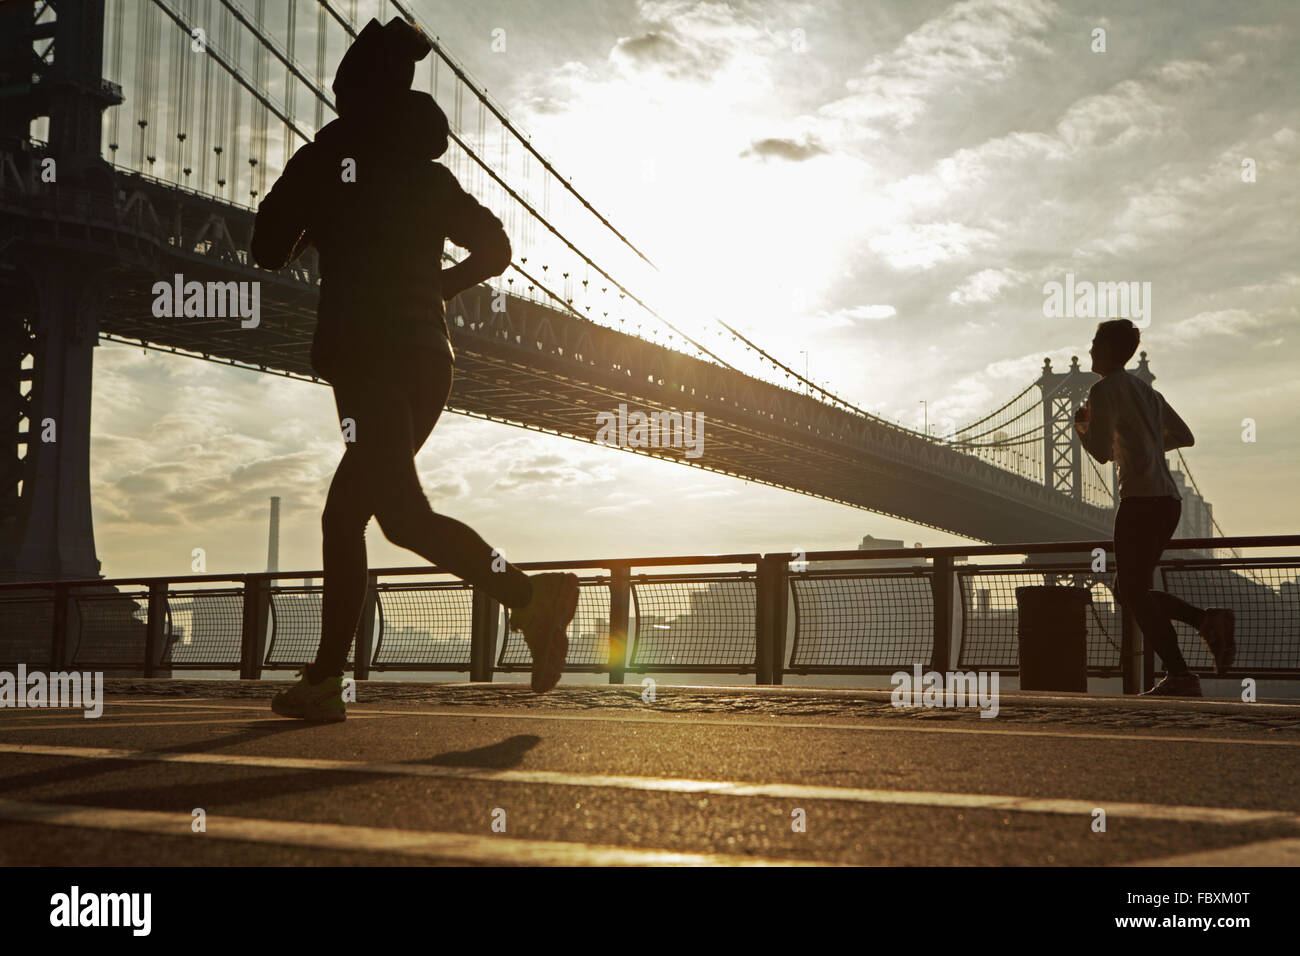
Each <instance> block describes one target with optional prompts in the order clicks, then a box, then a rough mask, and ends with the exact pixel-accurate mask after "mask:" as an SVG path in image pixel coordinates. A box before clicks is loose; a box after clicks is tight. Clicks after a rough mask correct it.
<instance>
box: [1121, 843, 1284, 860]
mask: <svg viewBox="0 0 1300 956" xmlns="http://www.w3.org/2000/svg"><path fill="white" fill-rule="evenodd" d="M1121 865H1123V866H1300V839H1295V838H1286V839H1282V840H1265V841H1263V842H1260V843H1246V844H1243V845H1241V846H1232V847H1227V848H1225V849H1222V850H1202V851H1201V852H1198V853H1180V854H1178V855H1177V856H1162V857H1158V858H1156V859H1153V860H1139V861H1138V862H1136V863H1126V864H1121Z"/></svg>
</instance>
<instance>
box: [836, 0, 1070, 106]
mask: <svg viewBox="0 0 1300 956" xmlns="http://www.w3.org/2000/svg"><path fill="white" fill-rule="evenodd" d="M1057 12H1058V8H1057V6H1056V4H1054V3H1051V2H1048V0H966V2H964V3H957V4H954V5H953V6H951V7H949V8H948V9H947V10H945V11H944V12H943V13H941V14H940V15H939V16H937V17H935V18H933V19H931V20H928V21H926V22H925V23H924V24H922V25H921V26H920V27H918V28H917V29H916V30H914V31H912V32H911V33H909V34H908V35H907V36H905V37H904V38H903V39H902V41H901V42H900V43H899V44H898V45H897V46H896V47H894V49H893V50H891V51H889V52H888V53H882V54H877V55H876V56H875V57H873V58H872V60H871V62H870V63H868V64H867V66H866V68H865V69H864V70H863V71H862V73H861V75H860V76H857V77H855V78H853V79H851V80H849V81H848V83H847V86H848V88H849V90H850V95H849V96H846V97H844V98H842V99H840V100H838V101H836V102H834V103H831V104H828V105H827V106H826V107H824V108H823V111H822V112H823V113H824V114H825V115H827V116H831V117H835V118H837V119H841V120H845V121H848V122H851V123H855V124H867V125H870V126H876V127H883V128H888V129H891V130H894V131H897V130H902V129H906V128H907V127H909V126H911V125H913V124H914V123H915V122H916V121H917V120H918V119H919V118H920V117H921V116H922V115H923V114H925V113H927V112H929V111H930V110H931V109H932V107H933V106H934V104H935V103H936V102H937V101H939V100H943V99H948V98H952V96H953V94H954V91H968V90H970V89H972V88H974V87H982V86H990V85H996V84H998V83H1001V82H1002V81H1003V80H1005V79H1007V78H1008V77H1009V76H1010V75H1011V74H1012V73H1013V72H1014V71H1015V70H1016V68H1017V67H1018V66H1019V65H1020V63H1021V62H1022V60H1023V59H1024V58H1025V57H1026V56H1027V55H1031V54H1032V55H1042V54H1045V53H1046V52H1047V47H1046V45H1045V44H1044V43H1043V41H1042V40H1041V39H1040V36H1041V35H1043V34H1045V33H1046V31H1047V28H1048V26H1049V24H1050V23H1051V21H1052V20H1053V19H1054V18H1055V17H1056V15H1057Z"/></svg>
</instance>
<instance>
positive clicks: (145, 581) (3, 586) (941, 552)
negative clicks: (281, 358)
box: [0, 534, 1300, 591]
mask: <svg viewBox="0 0 1300 956" xmlns="http://www.w3.org/2000/svg"><path fill="white" fill-rule="evenodd" d="M1285 547H1297V548H1300V534H1273V535H1244V536H1242V535H1239V536H1236V537H1231V538H1176V539H1174V540H1172V541H1170V542H1169V544H1167V545H1166V546H1165V550H1166V551H1188V550H1195V551H1205V550H1216V549H1225V550H1226V549H1229V548H1285ZM1098 548H1101V549H1103V550H1106V551H1113V550H1114V542H1113V541H1110V540H1106V541H1035V542H1024V543H1020V544H988V545H979V544H971V545H945V546H942V547H932V548H885V549H881V550H879V551H876V550H872V551H863V550H858V549H853V550H841V551H806V552H797V551H769V552H766V553H760V552H744V553H734V554H689V555H661V556H658V557H641V558H583V559H580V560H575V561H523V562H518V563H517V564H516V567H518V568H520V569H521V570H525V571H553V570H561V569H569V570H579V569H593V570H594V569H605V570H613V569H615V568H628V569H631V568H654V567H671V566H674V565H701V564H757V563H758V562H759V561H762V560H765V559H766V560H777V561H779V560H781V559H782V558H785V559H786V560H788V561H796V560H799V561H878V560H882V559H891V558H917V557H923V558H956V557H981V556H985V555H1002V554H1025V555H1030V554H1063V553H1066V552H1075V551H1078V552H1091V551H1094V550H1096V549H1098ZM371 573H372V574H374V575H377V576H394V575H414V574H451V573H452V572H450V571H448V570H446V569H443V568H439V567H437V566H435V565H426V566H423V567H398V568H374V569H372V570H371ZM323 577H324V571H322V570H320V569H314V570H307V569H304V570H297V571H246V572H236V573H232V574H187V575H151V576H139V577H123V578H83V579H76V580H70V579H61V580H46V581H12V582H3V583H0V591H4V590H17V589H21V588H50V587H65V588H71V587H95V586H98V587H104V586H108V585H139V586H149V585H152V584H164V583H167V582H175V583H177V584H207V583H213V582H219V581H230V582H247V581H249V580H250V579H251V580H259V581H267V580H277V579H280V578H290V579H293V578H323Z"/></svg>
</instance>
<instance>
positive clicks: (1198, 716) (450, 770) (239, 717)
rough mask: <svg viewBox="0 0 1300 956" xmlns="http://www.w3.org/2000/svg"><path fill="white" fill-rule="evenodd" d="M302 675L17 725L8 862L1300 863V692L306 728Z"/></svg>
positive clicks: (535, 703)
mask: <svg viewBox="0 0 1300 956" xmlns="http://www.w3.org/2000/svg"><path fill="white" fill-rule="evenodd" d="M284 686H286V685H284V684H280V683H273V682H268V681H261V682H238V681H176V680H167V681H163V680H158V681H149V680H116V681H109V682H108V686H107V690H108V696H107V702H106V704H105V708H104V712H103V715H102V716H101V717H100V718H98V719H85V718H83V717H82V715H81V713H80V711H68V710H62V711H58V710H28V709H2V710H0V864H3V865H10V866H13V865H45V866H49V865H82V864H86V865H173V864H181V865H227V864H242V865H247V864H272V865H291V864H292V865H338V864H345V865H347V864H379V865H412V864H456V865H463V864H490V865H501V864H506V865H509V864H563V865H587V864H595V865H608V864H627V865H645V864H651V865H653V864H720V865H739V864H747V863H755V864H773V863H775V864H792V863H815V864H853V865H862V864H867V865H1043V864H1047V865H1107V864H1137V863H1143V864H1149V863H1156V864H1161V863H1179V864H1182V863H1194V864H1204V865H1214V866H1238V865H1252V864H1265V865H1278V864H1284V865H1295V864H1297V863H1300V788H1297V787H1296V783H1297V781H1300V706H1297V705H1294V704H1290V705H1286V704H1269V703H1257V704H1241V703H1236V702H1212V701H1206V702H1177V701H1141V702H1138V701H1134V700H1132V699H1129V700H1124V699H1121V698H1097V697H1091V698H1081V697H1074V696H1070V695H1060V696H1056V697H1052V696H1049V695H1032V694H1014V695H1008V694H1004V695H1003V696H1002V699H1001V701H1000V710H999V713H998V716H997V717H996V718H993V719H988V718H981V717H979V716H978V711H972V710H942V709H932V710H918V709H911V708H901V709H900V708H894V707H892V706H890V704H889V703H888V695H887V694H886V693H881V692H868V691H851V692H848V691H845V692H834V691H812V690H808V691H798V690H794V689H788V688H786V689H775V690H774V689H766V688H765V689H758V688H754V689H746V688H735V687H728V688H716V689H707V688H683V687H672V686H668V685H662V684H661V685H659V686H658V688H657V693H656V696H655V699H654V700H653V701H646V700H643V698H642V691H641V688H640V687H639V686H633V685H629V686H627V687H624V688H610V687H591V686H586V687H561V688H559V689H557V690H556V691H553V692H552V693H550V694H547V695H542V696H537V695H533V694H531V693H530V692H529V691H528V690H527V688H526V687H525V686H523V685H519V684H500V683H499V684H493V685H473V686H471V685H446V684H443V685H431V684H414V683H404V684H394V683H385V682H369V683H363V684H361V685H360V686H359V689H358V700H359V702H358V703H356V704H352V705H350V707H349V719H348V720H347V722H346V723H342V724H305V723H302V722H299V721H293V720H286V719H283V718H279V717H276V716H275V715H273V714H271V713H270V711H269V707H268V699H269V697H270V695H271V694H273V693H274V692H275V691H277V690H278V689H280V688H282V687H284ZM1099 810H1100V811H1105V829H1104V831H1100V830H1098V829H1097V825H1098V821H1099V819H1100V818H1099V817H1098V814H1097V811H1099ZM195 811H201V813H198V814H196V812H195ZM200 824H201V826H200Z"/></svg>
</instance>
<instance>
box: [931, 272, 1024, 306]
mask: <svg viewBox="0 0 1300 956" xmlns="http://www.w3.org/2000/svg"><path fill="white" fill-rule="evenodd" d="M1022 279H1024V274H1023V273H1021V272H1017V271H1016V270H1015V269H981V270H980V271H979V272H976V273H974V274H973V275H969V276H967V277H966V278H965V279H963V280H962V282H961V284H960V285H959V286H957V288H955V289H953V291H952V292H951V293H950V294H949V295H948V301H949V302H951V303H953V304H954V305H972V304H974V303H976V302H990V301H992V300H993V299H996V298H997V297H998V296H999V295H1001V294H1002V290H1003V289H1005V288H1007V287H1008V286H1012V285H1015V284H1016V283H1018V282H1020V281H1021V280H1022Z"/></svg>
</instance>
